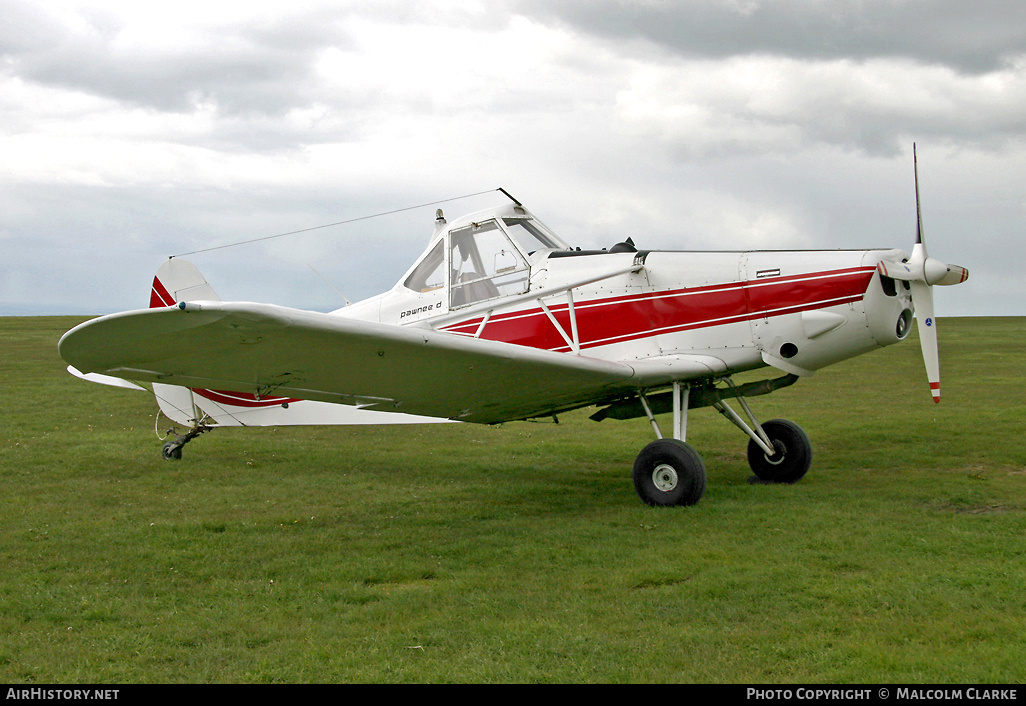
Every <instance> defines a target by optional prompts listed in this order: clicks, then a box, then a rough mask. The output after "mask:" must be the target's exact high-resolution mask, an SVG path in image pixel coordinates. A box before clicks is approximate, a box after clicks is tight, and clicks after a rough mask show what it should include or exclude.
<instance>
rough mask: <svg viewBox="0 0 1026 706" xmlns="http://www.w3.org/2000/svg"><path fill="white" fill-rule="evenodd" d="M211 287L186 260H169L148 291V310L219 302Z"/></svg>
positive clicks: (158, 272)
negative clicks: (183, 304)
mask: <svg viewBox="0 0 1026 706" xmlns="http://www.w3.org/2000/svg"><path fill="white" fill-rule="evenodd" d="M220 300H221V298H220V297H219V296H217V294H216V293H215V292H214V289H213V287H211V286H210V285H209V284H207V280H206V279H204V278H203V275H201V274H200V271H199V270H197V269H196V266H195V265H193V264H192V263H191V262H189V261H188V260H179V259H177V258H171V259H170V260H168V261H166V262H165V263H164V264H163V265H161V266H160V269H158V270H157V275H156V276H155V277H154V278H153V287H152V289H151V290H150V308H151V309H155V308H158V307H162V306H174V305H175V304H177V303H178V302H185V301H220Z"/></svg>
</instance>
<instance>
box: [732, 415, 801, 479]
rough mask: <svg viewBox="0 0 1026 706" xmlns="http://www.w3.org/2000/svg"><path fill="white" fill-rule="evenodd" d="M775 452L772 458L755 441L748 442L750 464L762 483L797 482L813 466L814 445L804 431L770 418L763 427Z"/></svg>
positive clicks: (792, 423)
mask: <svg viewBox="0 0 1026 706" xmlns="http://www.w3.org/2000/svg"><path fill="white" fill-rule="evenodd" d="M762 429H763V431H765V432H766V436H768V437H769V439H770V443H771V444H772V446H773V448H775V449H776V451H777V452H776V453H775V454H773V455H772V456H769V455H767V454H766V451H765V450H764V449H763V448H762V447H760V446H759V445H758V444H756V443H755V442H754V441H749V442H748V465H749V466H751V467H752V471H753V472H754V473H755V475H756V476H758V477H759V478H760V479H762V480H766V481H774V482H776V483H795V482H797V481H799V480H801V479H802V477H803V476H804V475H805V474H806V473H807V472H808V471H809V467H810V466H811V465H812V443H811V442H810V441H809V437H808V435H807V434H806V433H805V431H804V430H803V429H802V428H801V427H800V426H798V425H797V424H795V423H794V422H790V421H788V420H786V419H771V420H770V421H768V422H765V423H764V424H763V425H762Z"/></svg>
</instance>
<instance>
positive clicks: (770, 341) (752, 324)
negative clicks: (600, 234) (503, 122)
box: [334, 205, 912, 374]
mask: <svg viewBox="0 0 1026 706" xmlns="http://www.w3.org/2000/svg"><path fill="white" fill-rule="evenodd" d="M904 257H905V253H903V252H901V251H899V250H894V249H872V250H820V251H810V250H792V251H784V250H781V251H729V252H704V251H698V252H685V251H644V250H641V251H638V250H636V249H634V248H633V245H632V244H627V243H623V244H619V245H617V246H614V247H613V248H611V249H610V250H609V251H580V250H573V249H571V248H569V247H568V246H567V245H566V244H565V243H563V241H561V240H560V239H559V238H558V237H557V236H555V235H554V234H553V233H552V232H551V231H550V230H548V229H547V228H545V226H544V225H542V224H541V223H539V222H538V221H537V220H536V219H534V218H533V216H531V214H530V213H528V212H527V211H526V209H523V208H522V207H520V206H518V205H517V206H509V207H505V208H499V209H494V210H492V211H487V212H479V213H475V214H472V215H470V216H467V217H464V218H461V219H459V220H457V221H454V222H453V223H451V224H450V223H444V222H439V224H438V225H437V227H436V230H435V234H434V236H433V237H432V239H431V241H430V243H429V246H428V249H427V250H426V251H425V253H424V254H423V255H422V257H421V258H420V259H419V260H418V261H417V263H416V264H415V265H414V266H413V267H412V268H411V269H410V270H409V271H408V272H407V273H406V275H405V276H404V277H403V278H402V279H401V280H400V282H399V283H397V284H396V286H395V287H393V288H392V289H391V290H389V291H388V292H386V293H384V294H382V295H379V296H377V297H373V298H371V299H368V300H365V301H363V302H359V303H357V304H354V305H352V306H350V307H346V308H344V309H340V310H338V311H337V312H334V313H335V314H337V315H339V316H351V317H356V318H360V319H366V320H372V321H380V322H383V323H390V324H399V325H404V326H418V327H427V328H432V329H436V330H442V331H447V332H450V333H452V334H454V335H460V336H470V337H477V338H483V339H490V340H497V341H504V342H507V343H513V344H517V345H523V346H529V347H532V348H541V349H547V350H552V351H558V352H566V353H572V354H580V355H586V356H590V357H595V358H601V359H606V360H617V361H628V362H629V361H634V360H641V359H651V358H654V357H659V356H674V355H697V356H703V357H704V358H708V359H709V360H716V361H719V363H718V364H717V365H716V366H715V367H716V368H717V369H718V370H720V371H722V372H724V373H728V374H729V373H732V372H738V371H743V370H749V369H753V368H757V367H761V366H764V365H772V366H774V367H777V368H779V369H781V370H784V371H787V372H791V373H796V374H809V373H811V372H813V371H815V370H817V369H819V368H822V367H824V366H826V365H829V364H831V363H835V362H837V361H839V360H843V359H845V358H849V357H852V356H856V355H859V354H861V353H865V352H867V351H870V350H872V349H874V348H878V347H881V346H886V345H889V344H892V343H897V342H898V341H900V340H902V339H904V338H905V337H906V336H907V335H908V332H909V330H910V323H911V317H912V302H911V297H910V294H909V290H908V288H907V287H905V286H903V283H901V282H896V281H895V280H891V279H889V278H886V277H882V276H881V274H880V273H879V272H878V268H877V265H878V263H879V262H880V261H881V260H901V259H902V258H904Z"/></svg>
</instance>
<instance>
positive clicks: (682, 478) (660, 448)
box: [633, 439, 705, 506]
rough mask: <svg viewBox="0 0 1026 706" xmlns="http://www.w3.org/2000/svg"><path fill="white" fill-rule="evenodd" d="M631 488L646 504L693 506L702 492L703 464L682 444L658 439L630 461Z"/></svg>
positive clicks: (703, 481) (694, 452)
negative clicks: (631, 467)
mask: <svg viewBox="0 0 1026 706" xmlns="http://www.w3.org/2000/svg"><path fill="white" fill-rule="evenodd" d="M633 478H634V488H635V490H637V491H638V495H639V496H640V497H641V499H642V501H644V503H645V504H646V505H653V506H670V505H694V504H695V503H697V502H698V501H699V500H700V499H701V498H702V494H703V493H704V492H705V464H704V463H703V462H702V457H701V456H699V455H698V452H697V451H695V450H694V449H693V448H691V447H690V446H688V445H687V444H686V443H684V442H683V441H678V440H676V439H659V440H658V441H653V442H652V443H651V444H649V445H648V446H646V447H645V448H644V449H642V450H641V453H640V454H638V457H637V459H636V460H635V461H634V472H633Z"/></svg>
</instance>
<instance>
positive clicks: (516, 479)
mask: <svg viewBox="0 0 1026 706" xmlns="http://www.w3.org/2000/svg"><path fill="white" fill-rule="evenodd" d="M76 322H77V320H76V319H71V318H56V317H55V318H4V319H0V395H2V402H3V403H2V406H0V409H2V412H0V415H2V422H3V423H2V426H0V429H2V431H0V507H2V508H3V512H2V518H0V551H2V560H3V564H2V565H3V571H2V572H0V682H8V683H32V682H35V683H70V682H91V683H96V682H107V683H113V682H116V683H132V682H147V683H156V682H203V683H215V682H233V683H236V682H518V683H519V682H604V683H609V682H719V683H722V682H743V683H749V682H752V683H757V682H773V683H781V682H831V683H838V682H874V683H876V682H883V683H907V682H929V683H968V682H981V683H1018V682H1022V681H1023V680H1024V678H1026V666H1024V665H1026V640H1024V631H1023V616H1024V615H1026V592H1024V591H1023V586H1024V585H1026V512H1024V510H1026V492H1024V491H1026V451H1024V447H1023V444H1022V440H1021V436H1022V430H1023V426H1024V424H1023V423H1024V421H1026V392H1024V388H1026V385H1024V373H1023V366H1022V362H1021V359H1022V355H1021V350H1022V348H1023V342H1024V335H1023V329H1022V327H1023V320H1022V319H1016V318H1007V319H999V318H995V319H984V318H980V319H945V320H943V321H941V328H940V335H941V360H942V376H943V393H944V402H943V403H942V404H940V405H934V404H933V403H932V402H931V401H930V395H929V391H928V388H927V385H926V381H925V373H924V372H923V370H922V362H921V360H920V359H919V351H918V345H917V344H916V343H915V341H914V340H913V341H910V342H908V343H906V344H904V345H900V346H895V347H893V348H889V349H886V350H883V351H879V352H876V353H873V354H870V355H867V356H863V357H862V358H859V359H856V360H853V361H849V362H847V363H843V364H839V365H837V366H834V367H832V368H828V369H826V370H823V371H821V372H819V373H818V374H817V375H816V376H815V377H813V378H810V379H807V380H802V381H801V382H799V383H798V384H797V385H795V386H794V387H792V388H788V389H786V390H781V391H779V392H777V393H774V394H773V395H771V396H768V397H760V398H757V399H754V400H753V401H752V405H753V407H754V409H755V411H756V413H757V414H758V415H759V416H760V417H761V418H762V419H769V418H772V417H777V416H783V417H787V418H790V419H793V420H795V421H797V422H798V423H800V424H802V426H803V427H804V428H805V429H806V431H808V433H809V435H810V437H811V438H812V441H813V444H814V449H815V450H814V454H815V455H814V460H813V467H812V470H811V471H810V473H809V475H808V476H807V477H806V478H805V479H804V480H803V481H802V482H800V483H798V484H795V485H793V486H771V485H760V484H752V483H750V482H749V478H750V476H751V472H750V471H749V469H748V468H747V465H746V462H745V460H744V448H745V442H746V440H745V439H744V438H742V436H741V434H740V432H738V431H737V430H736V429H734V427H732V426H731V425H729V424H728V423H727V422H726V421H724V420H723V419H722V418H720V417H719V415H717V414H716V413H715V412H713V411H711V410H708V409H704V410H699V411H697V412H695V413H694V414H693V415H692V417H691V420H690V424H689V441H690V442H691V443H692V444H694V445H695V447H696V448H697V449H698V450H699V451H700V452H701V453H702V455H703V457H704V458H705V461H706V465H707V467H708V471H709V482H708V487H707V491H706V494H705V497H704V498H703V500H702V501H701V503H699V504H698V505H697V506H694V507H691V508H671V509H654V508H649V507H647V506H645V505H643V504H642V503H641V502H640V500H639V499H638V498H637V496H636V495H635V493H634V490H633V487H632V485H631V481H630V467H631V464H632V463H633V459H634V456H635V455H636V454H637V452H638V451H639V450H640V449H641V447H642V446H643V445H644V444H646V443H648V442H649V441H650V440H651V438H652V434H651V429H650V428H649V426H648V424H647V422H645V421H644V420H636V421H630V422H616V421H611V420H609V421H605V422H602V423H599V424H596V423H594V422H591V421H590V420H588V419H587V411H584V412H581V413H574V414H570V415H565V416H561V422H562V423H561V424H559V425H552V424H532V423H515V424H507V425H503V426H501V427H476V426H469V425H452V426H430V427H378V428H291V429H277V430H274V429H226V430H219V431H215V432H213V433H211V434H207V435H204V436H202V437H200V438H199V439H197V440H196V441H194V442H193V443H191V444H190V445H189V446H187V447H186V448H185V453H184V458H183V460H182V461H180V462H167V461H164V460H163V459H162V458H161V457H160V443H159V442H158V441H157V439H156V438H155V437H154V435H153V428H154V414H155V411H156V408H155V404H154V403H153V401H152V398H151V397H150V396H148V395H144V394H141V393H133V392H129V391H123V390H115V389H112V388H107V387H102V386H99V385H90V384H87V383H84V382H81V381H79V380H77V379H75V378H73V377H71V376H70V375H68V374H67V373H66V372H65V371H64V365H63V364H62V363H61V361H60V359H59V357H58V356H57V353H56V341H57V338H58V337H59V336H60V334H61V333H62V332H63V331H64V330H66V329H67V328H70V326H71V325H72V324H74V323H76ZM913 338H914V337H913Z"/></svg>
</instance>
